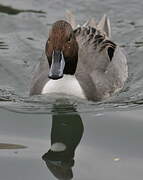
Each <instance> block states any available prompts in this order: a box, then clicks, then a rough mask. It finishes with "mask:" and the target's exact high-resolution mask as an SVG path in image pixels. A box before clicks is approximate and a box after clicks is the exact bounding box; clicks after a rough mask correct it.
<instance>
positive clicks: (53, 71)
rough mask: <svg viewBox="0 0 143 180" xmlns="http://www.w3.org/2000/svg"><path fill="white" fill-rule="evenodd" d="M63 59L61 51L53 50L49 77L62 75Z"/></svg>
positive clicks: (57, 77) (60, 76)
mask: <svg viewBox="0 0 143 180" xmlns="http://www.w3.org/2000/svg"><path fill="white" fill-rule="evenodd" d="M64 67H65V60H64V56H63V53H62V51H58V50H57V51H53V55H52V64H51V67H50V71H49V78H50V79H54V80H57V79H60V78H62V77H63V71H64Z"/></svg>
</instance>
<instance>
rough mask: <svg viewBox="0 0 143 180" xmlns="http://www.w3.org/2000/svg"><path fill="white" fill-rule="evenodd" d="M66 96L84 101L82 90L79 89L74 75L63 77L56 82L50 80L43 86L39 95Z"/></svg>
mask: <svg viewBox="0 0 143 180" xmlns="http://www.w3.org/2000/svg"><path fill="white" fill-rule="evenodd" d="M50 93H58V94H66V95H72V96H77V97H79V98H82V99H86V97H85V94H84V91H83V89H82V88H81V86H80V84H79V82H78V80H77V79H76V77H75V75H64V76H63V78H61V79H58V80H52V79H50V80H49V81H48V82H47V83H46V84H45V86H44V88H43V90H42V92H41V94H50Z"/></svg>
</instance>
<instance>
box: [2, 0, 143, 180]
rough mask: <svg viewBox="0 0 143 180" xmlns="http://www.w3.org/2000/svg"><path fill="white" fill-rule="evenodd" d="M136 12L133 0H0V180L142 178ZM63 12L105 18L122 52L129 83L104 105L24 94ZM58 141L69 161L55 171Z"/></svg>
mask: <svg viewBox="0 0 143 180" xmlns="http://www.w3.org/2000/svg"><path fill="white" fill-rule="evenodd" d="M9 6H10V7H9ZM142 7H143V2H142V1H141V0H136V1H134V0H130V1H129V0H107V1H105V0H103V1H99V0H82V1H81V0H76V1H75V0H73V1H69V0H68V1H64V0H49V1H46V0H25V1H22V0H0V149H1V150H0V179H3V180H9V179H12V180H20V179H23V180H29V179H30V180H32V179H34V180H38V179H55V178H57V179H71V178H72V177H73V179H79V180H80V179H82V180H87V179H89V180H90V179H93V180H94V179H98V180H104V179H106V180H111V179H117V180H118V179H122V180H134V179H137V180H140V179H142V177H143V174H142V169H143V168H142V167H143V155H142V154H143V143H142V138H143V132H142V129H143V118H142V117H143V110H142V109H143V107H142V106H143V91H142V89H143V78H142V76H143V70H142V67H143V59H142V57H143V20H142V17H143V11H142ZM66 9H71V10H73V11H74V13H75V15H76V16H77V20H78V22H79V23H83V22H84V21H86V20H87V19H88V18H90V17H96V18H97V21H98V20H99V19H100V18H101V17H102V15H103V14H104V13H106V14H107V15H108V16H109V17H110V19H111V26H112V39H113V40H114V41H115V42H117V43H118V44H119V45H120V46H122V47H124V49H125V51H126V53H127V57H128V66H129V78H128V80H127V82H126V84H125V86H124V88H123V89H122V90H121V92H119V93H118V94H116V95H114V96H113V97H111V98H109V99H107V100H104V101H102V102H87V101H84V100H80V99H77V98H74V97H72V98H71V97H64V99H63V98H62V97H61V96H58V95H57V96H55V97H54V98H53V97H50V96H34V97H29V96H28V94H29V87H30V79H31V77H32V71H33V67H34V66H35V65H36V64H37V63H38V59H39V58H40V56H41V55H42V52H43V50H44V47H45V42H46V40H47V36H48V29H49V28H50V26H51V24H52V23H53V22H54V21H56V20H58V19H63V18H64V14H65V10H66ZM63 124H64V125H65V128H64V127H63V126H62V125H63ZM73 132H74V133H73ZM79 132H81V133H79ZM65 137H66V138H65ZM71 139H72V140H71ZM58 140H59V141H60V140H62V141H64V142H65V143H67V146H68V153H69V151H70V155H69V156H68V158H67V159H66V162H65V159H64V163H63V161H62V163H63V164H60V165H58V166H57V164H56V163H57V160H56V161H55V160H54V163H53V159H52V163H51V161H49V158H51V156H49V154H48V151H49V149H50V144H51V143H53V142H55V141H58ZM71 149H72V150H71ZM74 152H75V154H74V155H73V153H74ZM45 153H47V154H45ZM44 154H45V156H43V155H44ZM42 156H43V160H42ZM61 156H66V153H65V154H63V155H61ZM54 157H56V155H55V156H54ZM73 159H74V162H73ZM62 160H63V159H62ZM58 163H59V162H58ZM60 163H61V162H60ZM53 164H54V165H53ZM47 167H48V168H47Z"/></svg>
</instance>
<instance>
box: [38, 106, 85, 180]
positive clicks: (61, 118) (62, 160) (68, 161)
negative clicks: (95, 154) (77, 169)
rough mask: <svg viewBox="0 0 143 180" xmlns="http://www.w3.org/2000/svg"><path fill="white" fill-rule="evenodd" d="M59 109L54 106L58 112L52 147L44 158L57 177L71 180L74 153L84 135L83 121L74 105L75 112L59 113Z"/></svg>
mask: <svg viewBox="0 0 143 180" xmlns="http://www.w3.org/2000/svg"><path fill="white" fill-rule="evenodd" d="M60 107H61V106H60ZM58 109H60V108H59V106H58V107H57V106H56V107H54V111H55V112H56V110H57V114H56V115H55V114H54V115H53V116H52V130H51V148H50V149H49V151H48V152H47V153H46V154H44V155H43V157H42V158H43V160H44V161H45V162H46V165H47V167H48V168H49V170H50V171H51V172H52V173H53V175H54V176H55V177H56V178H57V179H60V180H61V179H62V180H69V179H72V177H73V173H72V166H74V154H75V149H76V147H77V145H78V144H79V142H80V140H81V137H82V135H83V123H82V120H81V117H80V116H79V114H78V113H77V112H76V111H75V109H74V108H73V107H71V109H72V111H74V113H73V114H63V113H59V112H58Z"/></svg>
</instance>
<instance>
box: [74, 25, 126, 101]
mask: <svg viewBox="0 0 143 180" xmlns="http://www.w3.org/2000/svg"><path fill="white" fill-rule="evenodd" d="M104 27H106V26H104ZM75 34H76V38H77V41H78V44H79V61H78V67H77V73H76V75H77V76H79V77H81V76H82V75H83V76H84V77H85V74H87V75H88V76H89V78H88V81H92V84H94V89H95V94H96V95H95V96H96V98H97V99H102V98H104V97H107V96H110V95H111V94H112V93H113V92H115V91H116V90H117V89H120V88H122V87H123V84H124V82H125V80H126V79H127V74H128V71H127V60H126V56H125V55H124V53H123V51H122V50H121V48H120V47H119V46H117V45H116V44H115V43H113V42H112V41H110V40H109V37H107V34H106V33H105V31H101V30H99V29H96V28H94V27H90V26H84V27H79V28H78V29H76V30H75ZM81 74H82V75H81ZM92 89H93V88H92Z"/></svg>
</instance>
